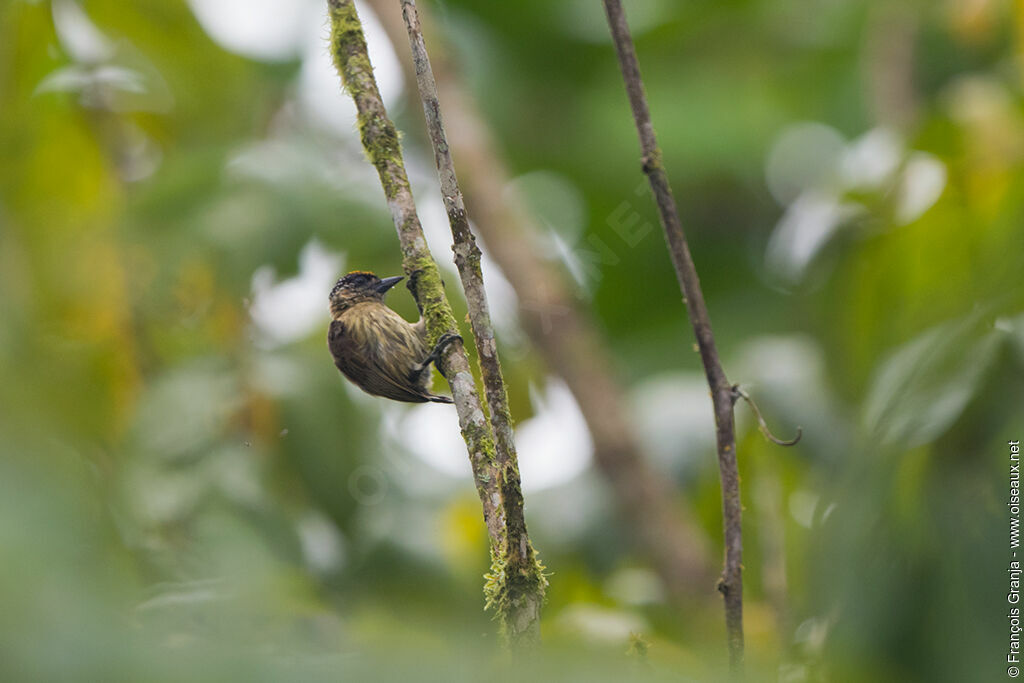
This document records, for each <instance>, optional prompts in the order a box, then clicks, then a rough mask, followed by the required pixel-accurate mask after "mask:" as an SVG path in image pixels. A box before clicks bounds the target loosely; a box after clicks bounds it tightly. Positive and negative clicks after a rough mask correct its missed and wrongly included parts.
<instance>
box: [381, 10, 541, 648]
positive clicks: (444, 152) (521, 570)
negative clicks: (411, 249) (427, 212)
mask: <svg viewBox="0 0 1024 683" xmlns="http://www.w3.org/2000/svg"><path fill="white" fill-rule="evenodd" d="M401 3H402V15H403V17H404V18H405V25H406V29H407V30H408V32H409V46H410V48H411V49H412V59H413V64H414V65H415V67H416V82H417V85H418V86H419V91H420V99H421V100H422V101H423V112H424V114H425V116H426V119H427V130H428V132H429V134H430V142H431V144H432V145H433V148H434V163H435V164H436V166H437V174H438V178H439V180H440V183H441V196H442V197H443V199H444V206H445V210H446V211H447V213H448V222H449V224H450V225H451V230H452V239H453V240H454V247H453V249H454V251H455V265H456V266H457V267H458V269H459V276H460V277H461V279H462V288H463V290H464V291H465V293H466V303H467V306H468V308H469V321H470V325H471V327H472V328H473V337H474V339H475V340H476V349H477V355H478V357H479V359H480V373H481V376H482V379H483V385H484V395H485V398H486V401H487V407H488V409H489V411H490V419H491V428H492V430H493V433H494V444H495V448H496V457H497V464H498V467H499V468H500V469H501V470H502V472H503V473H504V474H503V476H502V478H501V489H502V503H503V506H504V513H505V529H506V537H505V548H504V550H503V552H504V556H503V557H501V558H500V565H501V568H502V569H503V571H504V573H505V576H506V577H507V582H508V583H509V584H510V586H511V587H512V588H513V590H514V593H512V594H510V595H508V596H505V597H504V598H502V599H506V600H508V610H509V614H508V618H507V619H506V621H505V628H506V635H507V636H508V637H509V638H510V639H511V640H512V641H513V642H527V643H528V642H531V641H532V642H535V641H536V640H537V639H538V637H539V628H540V627H539V620H540V606H541V603H542V602H543V599H544V587H545V583H546V582H545V580H544V576H543V569H542V567H541V566H540V564H539V563H538V562H537V559H536V554H535V552H534V550H533V547H532V546H531V544H530V539H529V536H528V535H527V531H526V520H525V517H524V515H523V493H522V489H521V487H520V482H519V465H518V459H517V457H516V448H515V441H514V439H513V435H512V417H511V413H510V412H509V407H508V394H507V390H506V387H505V381H504V379H503V378H502V374H501V363H500V362H499V360H498V347H497V339H496V338H495V335H494V327H493V325H492V324H491V314H490V311H489V310H488V305H487V295H486V293H485V291H484V283H483V275H482V273H481V271H480V248H479V247H477V244H476V238H475V237H474V236H473V232H472V230H470V227H469V218H468V217H467V215H466V206H465V203H464V202H463V198H462V190H460V189H459V183H458V180H457V179H456V177H455V165H454V163H453V162H452V155H451V151H450V150H449V147H448V138H447V136H446V135H445V131H444V123H443V121H442V118H441V105H440V103H439V102H438V96H437V84H436V83H435V82H434V74H433V72H432V70H431V68H430V59H429V57H428V56H427V48H426V45H425V43H424V41H423V31H422V29H421V28H420V20H419V16H418V14H417V12H416V3H415V2H414V1H413V0H401ZM495 571H498V569H494V570H492V573H494V572H495Z"/></svg>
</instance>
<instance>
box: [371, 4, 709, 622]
mask: <svg viewBox="0 0 1024 683" xmlns="http://www.w3.org/2000/svg"><path fill="white" fill-rule="evenodd" d="M370 6H371V7H372V8H373V10H374V12H375V13H376V14H377V16H378V18H379V19H380V20H381V23H382V25H383V26H384V30H385V31H386V32H387V34H388V37H389V38H390V40H391V41H392V43H393V45H394V47H395V50H396V51H397V52H398V53H399V55H400V56H401V55H402V54H403V53H404V50H405V47H406V45H408V40H407V31H406V27H405V25H404V22H403V20H402V16H401V15H402V13H401V11H400V8H399V7H398V5H397V4H396V3H395V2H394V0H370ZM417 9H418V13H419V15H420V20H421V22H422V24H423V32H424V33H425V34H426V37H427V39H433V42H432V44H431V56H432V59H431V62H432V67H431V68H432V71H433V72H434V76H435V78H436V80H437V89H438V96H439V98H440V99H441V100H442V101H443V102H444V112H445V118H446V119H447V121H448V124H449V125H448V127H447V132H448V133H449V142H450V143H451V150H452V156H453V157H454V158H455V159H456V160H457V162H458V168H459V169H460V171H461V172H460V176H461V181H460V182H461V186H462V187H464V188H465V201H466V206H467V209H468V211H469V213H470V214H471V215H472V216H473V221H474V225H475V227H476V228H477V230H478V234H479V236H480V237H481V238H482V240H483V242H484V244H485V245H486V246H487V247H488V249H489V254H490V256H491V257H492V258H493V259H494V261H495V262H496V263H497V264H498V266H499V267H500V268H501V270H502V272H503V273H504V274H505V277H507V278H508V280H509V282H510V283H511V285H512V288H513V289H514V290H515V292H516V295H517V297H518V299H519V315H520V319H521V320H522V322H523V329H524V331H525V332H526V334H527V335H528V336H529V338H530V340H531V341H532V342H533V344H534V346H535V347H536V348H537V350H538V352H539V353H540V355H541V357H542V358H543V360H544V362H545V363H546V364H547V367H548V369H549V370H550V371H551V372H553V373H555V374H557V375H559V376H560V377H561V378H562V379H563V380H564V381H565V383H566V385H567V386H568V388H569V390H570V391H571V392H572V394H573V396H574V397H575V399H576V402H577V403H578V404H579V407H580V412H581V413H582V415H583V418H584V420H585V421H586V423H587V427H588V429H589V431H590V434H591V438H592V440H593V444H594V460H595V463H596V464H597V467H598V470H599V471H600V472H601V473H602V474H603V475H604V476H605V477H606V479H607V481H608V483H609V486H610V488H611V491H612V493H613V495H614V496H615V498H616V501H617V503H618V507H619V509H620V510H621V511H622V514H623V516H624V517H625V520H626V521H627V523H628V524H629V525H630V527H631V529H632V530H633V536H635V537H636V539H637V541H638V543H639V546H640V548H641V550H642V551H643V552H645V553H646V554H647V556H648V557H649V558H650V560H651V563H652V566H653V568H654V569H655V571H657V573H658V575H659V576H660V577H661V580H662V582H663V583H664V585H665V587H666V589H667V591H668V593H669V595H670V596H671V597H672V598H673V599H674V600H676V601H678V602H685V601H686V600H688V599H692V598H693V597H694V596H695V595H698V594H700V593H701V592H702V589H701V586H704V585H706V583H707V579H708V576H709V564H710V563H709V562H708V551H707V539H706V536H705V533H704V531H703V530H702V529H701V528H700V527H699V526H698V525H697V524H696V522H694V521H693V519H692V518H690V517H687V516H686V509H685V508H681V507H679V506H678V505H676V503H675V501H674V500H673V498H672V491H671V489H670V487H669V486H668V485H667V484H666V481H665V479H664V477H661V476H659V475H658V473H657V472H656V471H655V470H654V468H653V467H652V466H651V464H650V462H649V460H648V459H647V458H646V457H645V456H644V453H643V450H642V448H641V446H640V443H639V439H638V438H637V435H636V432H635V429H634V426H633V424H632V423H631V422H630V421H629V420H628V418H627V416H628V411H627V409H626V405H625V403H626V401H625V397H624V396H623V389H622V386H621V384H620V382H619V381H618V378H617V377H616V376H615V367H614V366H615V364H614V362H613V361H612V358H611V354H610V353H609V352H608V349H607V346H606V344H605V342H604V341H603V339H602V338H601V335H600V333H599V331H598V329H597V325H596V324H595V323H594V321H593V319H592V318H591V316H590V314H589V311H588V310H587V309H586V308H585V307H583V306H581V305H580V301H579V299H578V297H574V296H572V294H571V292H570V288H569V286H568V284H567V283H566V281H565V277H564V275H563V274H562V273H561V272H560V271H559V270H558V269H557V268H555V267H554V266H553V265H552V263H551V262H550V261H546V260H544V259H543V258H542V257H541V256H540V255H539V253H538V251H537V249H536V248H535V246H534V245H535V244H536V243H537V237H538V236H539V234H540V230H539V229H538V227H537V226H536V225H535V224H534V222H533V220H532V219H531V218H530V216H529V213H528V212H527V210H526V209H525V208H524V207H523V205H522V202H521V201H519V200H518V199H517V198H516V197H515V193H514V192H511V191H510V190H511V188H510V183H509V177H510V176H509V172H508V170H507V168H506V167H505V165H504V163H503V162H502V159H501V154H500V152H499V151H498V149H497V145H496V144H495V142H494V139H493V136H492V134H491V131H490V129H489V128H488V126H487V122H486V121H485V120H484V117H483V116H482V115H481V114H480V112H479V109H478V107H477V106H476V103H475V101H474V99H473V97H472V95H471V94H470V93H469V92H467V90H466V88H465V87H464V85H463V83H462V81H461V80H460V78H459V74H458V73H457V71H458V69H457V66H458V65H457V64H453V63H452V62H451V61H450V60H449V59H446V52H445V51H444V50H443V49H441V50H440V51H439V48H438V42H437V40H438V39H439V38H440V37H441V34H440V32H437V31H434V32H432V31H431V25H430V21H429V20H430V15H429V11H428V10H429V6H426V5H424V6H420V7H418V8H417ZM442 48H443V45H442ZM401 63H402V65H403V68H404V69H405V73H406V77H407V79H408V80H409V82H410V83H411V82H414V81H416V80H417V77H416V73H415V70H414V68H413V67H412V61H411V60H409V59H404V58H403V59H401Z"/></svg>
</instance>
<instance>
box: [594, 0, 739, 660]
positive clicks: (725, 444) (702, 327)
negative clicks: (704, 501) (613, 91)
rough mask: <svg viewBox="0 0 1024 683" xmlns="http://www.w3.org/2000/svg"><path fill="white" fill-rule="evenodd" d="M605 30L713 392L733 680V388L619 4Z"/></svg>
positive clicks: (610, 0) (613, 4) (608, 1)
mask: <svg viewBox="0 0 1024 683" xmlns="http://www.w3.org/2000/svg"><path fill="white" fill-rule="evenodd" d="M604 8H605V13H606V14H607V16H608V25H609V27H610V28H611V34H612V40H613V42H614V43H615V52H616V54H617V55H618V58H619V66H620V67H621V69H622V78H623V80H624V81H625V84H626V94H627V95H628V96H629V104H630V107H631V108H632V110H633V120H634V121H635V123H636V129H637V135H638V136H639V138H640V149H641V153H642V155H643V171H644V173H645V174H646V175H647V179H648V182H649V183H650V185H651V191H652V193H653V194H654V199H655V202H656V203H657V205H658V213H659V215H660V217H661V226H662V228H663V229H664V231H665V238H666V241H667V242H668V247H669V253H670V254H671V256H672V265H673V266H675V271H676V278H677V279H678V280H679V287H680V289H681V290H682V292H683V297H684V299H685V301H686V306H687V311H688V312H689V316H690V324H691V325H692V326H693V332H694V335H695V336H696V337H697V346H698V348H699V349H700V357H701V361H702V362H703V364H704V373H705V375H706V376H707V381H708V386H709V387H710V389H711V401H712V404H713V405H714V412H715V426H716V441H717V445H718V468H719V473H720V477H721V483H722V518H723V519H722V522H723V527H724V532H725V567H724V569H723V571H722V578H721V580H720V581H719V583H718V589H719V590H720V591H721V592H722V595H723V596H724V597H725V624H726V630H727V632H728V636H729V662H730V668H731V669H732V671H733V673H734V674H739V673H740V672H742V668H743V579H742V561H743V541H742V530H741V515H742V508H741V505H740V478H739V471H738V469H737V466H736V436H735V433H734V428H733V404H734V403H735V400H736V397H737V396H736V395H735V394H734V391H733V387H732V386H731V385H730V384H729V380H728V379H726V376H725V372H724V371H723V370H722V363H721V361H720V360H719V359H718V351H717V350H716V349H715V338H714V335H713V334H712V332H711V321H710V319H709V318H708V310H707V306H706V305H705V303H704V294H703V292H702V291H701V288H700V279H699V278H698V277H697V269H696V267H695V266H694V265H693V258H692V257H691V256H690V248H689V246H688V245H687V242H686V236H685V235H684V234H683V227H682V224H681V223H680V221H679V211H678V209H677V208H676V202H675V199H674V198H673V196H672V189H671V187H670V186H669V183H668V175H667V174H666V173H665V167H664V165H663V164H662V158H661V149H660V148H659V147H658V142H657V140H656V139H655V136H654V126H653V124H652V123H651V113H650V111H649V109H648V107H647V96H646V95H645V94H644V86H643V81H642V80H641V78H640V66H639V64H638V63H637V58H636V50H635V49H634V47H633V39H632V37H631V36H630V34H629V25H628V24H627V23H626V16H625V13H624V12H623V10H622V3H621V2H620V0H604Z"/></svg>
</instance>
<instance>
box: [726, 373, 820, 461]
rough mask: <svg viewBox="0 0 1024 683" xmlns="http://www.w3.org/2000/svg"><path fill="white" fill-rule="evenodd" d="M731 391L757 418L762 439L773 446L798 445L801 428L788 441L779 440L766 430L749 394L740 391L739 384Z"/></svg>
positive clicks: (766, 424) (762, 418)
mask: <svg viewBox="0 0 1024 683" xmlns="http://www.w3.org/2000/svg"><path fill="white" fill-rule="evenodd" d="M732 391H733V394H734V395H735V396H736V398H742V399H743V400H744V401H746V402H747V405H749V406H750V409H751V410H753V411H754V417H756V418H757V426H758V429H760V430H761V434H763V435H764V438H766V439H768V440H769V441H771V442H772V443H773V444H776V445H778V446H795V445H797V444H798V443H800V439H801V437H803V435H804V430H803V428H802V427H797V428H796V436H795V437H793V438H792V439H789V440H788V441H787V440H786V439H780V438H779V437H777V436H775V435H774V434H772V432H771V430H770V429H768V423H766V422H765V421H764V417H762V415H761V411H760V409H758V407H757V404H756V403H754V399H752V398H750V394H748V393H747V392H745V391H743V389H740V385H739V384H734V385H733V387H732ZM735 402H736V400H735V399H733V403H735Z"/></svg>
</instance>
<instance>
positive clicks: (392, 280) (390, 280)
mask: <svg viewBox="0 0 1024 683" xmlns="http://www.w3.org/2000/svg"><path fill="white" fill-rule="evenodd" d="M404 279H405V276H404V275H396V276H394V277H386V278H384V279H383V280H381V281H380V284H379V285H377V291H378V292H379V293H381V294H383V293H384V292H386V291H388V290H389V289H391V288H392V287H394V286H395V285H397V284H398V283H399V282H401V281H402V280H404Z"/></svg>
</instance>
